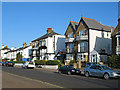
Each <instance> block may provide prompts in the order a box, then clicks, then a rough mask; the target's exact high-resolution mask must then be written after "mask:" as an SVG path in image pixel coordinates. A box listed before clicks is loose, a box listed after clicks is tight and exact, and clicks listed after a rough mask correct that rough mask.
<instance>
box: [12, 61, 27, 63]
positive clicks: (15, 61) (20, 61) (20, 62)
mask: <svg viewBox="0 0 120 90" xmlns="http://www.w3.org/2000/svg"><path fill="white" fill-rule="evenodd" d="M13 62H14V63H25V61H13Z"/></svg>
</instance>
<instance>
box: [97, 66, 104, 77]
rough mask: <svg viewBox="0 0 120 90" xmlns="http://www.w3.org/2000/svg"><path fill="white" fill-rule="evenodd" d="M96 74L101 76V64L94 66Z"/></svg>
mask: <svg viewBox="0 0 120 90" xmlns="http://www.w3.org/2000/svg"><path fill="white" fill-rule="evenodd" d="M96 75H97V76H98V77H102V76H103V70H102V67H101V66H99V65H98V66H97V68H96Z"/></svg>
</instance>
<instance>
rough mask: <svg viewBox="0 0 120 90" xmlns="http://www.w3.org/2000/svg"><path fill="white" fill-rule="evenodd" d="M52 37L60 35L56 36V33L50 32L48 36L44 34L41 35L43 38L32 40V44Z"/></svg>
mask: <svg viewBox="0 0 120 90" xmlns="http://www.w3.org/2000/svg"><path fill="white" fill-rule="evenodd" d="M53 35H60V34H58V33H56V32H54V31H53V32H51V33H49V34H45V35H43V36H41V37H39V38H37V39H35V40H33V41H32V42H34V41H38V40H42V39H45V38H48V37H52V36H53Z"/></svg>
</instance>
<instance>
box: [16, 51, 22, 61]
mask: <svg viewBox="0 0 120 90" xmlns="http://www.w3.org/2000/svg"><path fill="white" fill-rule="evenodd" d="M16 60H17V61H22V55H21V54H20V52H19V53H17V54H16Z"/></svg>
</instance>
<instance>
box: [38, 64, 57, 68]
mask: <svg viewBox="0 0 120 90" xmlns="http://www.w3.org/2000/svg"><path fill="white" fill-rule="evenodd" d="M38 67H41V68H47V69H58V65H38Z"/></svg>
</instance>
